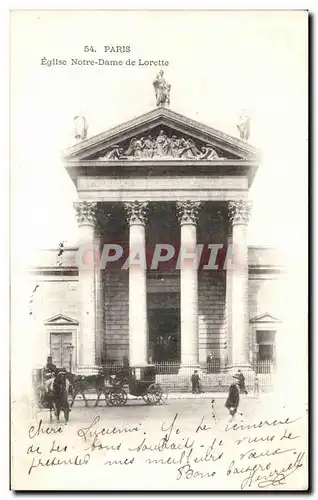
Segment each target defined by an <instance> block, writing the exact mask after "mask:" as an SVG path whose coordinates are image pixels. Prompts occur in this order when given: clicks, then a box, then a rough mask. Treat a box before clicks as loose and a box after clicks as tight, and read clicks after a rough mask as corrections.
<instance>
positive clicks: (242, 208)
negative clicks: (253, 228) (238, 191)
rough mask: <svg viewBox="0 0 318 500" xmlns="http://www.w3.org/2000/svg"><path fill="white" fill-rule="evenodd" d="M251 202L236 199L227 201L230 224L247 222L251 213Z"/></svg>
mask: <svg viewBox="0 0 318 500" xmlns="http://www.w3.org/2000/svg"><path fill="white" fill-rule="evenodd" d="M251 208H252V203H251V202H250V201H245V200H238V201H230V202H229V219H230V221H231V222H232V224H248V223H249V220H250V215H251Z"/></svg>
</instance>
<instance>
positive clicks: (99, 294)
mask: <svg viewBox="0 0 318 500" xmlns="http://www.w3.org/2000/svg"><path fill="white" fill-rule="evenodd" d="M101 240H102V238H101V227H100V226H99V225H98V226H96V227H95V234H94V243H95V246H96V259H95V266H94V267H95V308H96V317H95V321H96V324H95V331H96V341H95V345H96V350H95V352H96V355H95V362H96V364H97V365H98V366H100V365H101V358H102V350H103V346H104V289H103V285H104V283H103V273H104V270H103V269H101V266H100V257H101V255H102V251H103V249H102V242H101Z"/></svg>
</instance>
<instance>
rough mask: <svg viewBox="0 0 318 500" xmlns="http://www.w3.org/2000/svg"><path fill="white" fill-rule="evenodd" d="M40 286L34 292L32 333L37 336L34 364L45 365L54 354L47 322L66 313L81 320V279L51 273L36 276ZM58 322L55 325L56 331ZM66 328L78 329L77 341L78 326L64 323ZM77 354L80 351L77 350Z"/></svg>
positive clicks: (75, 330) (62, 327) (75, 337)
mask: <svg viewBox="0 0 318 500" xmlns="http://www.w3.org/2000/svg"><path fill="white" fill-rule="evenodd" d="M34 282H35V283H37V284H38V285H39V286H38V288H37V290H36V292H35V294H34V298H33V303H32V308H31V309H32V310H31V312H32V315H31V318H32V319H31V329H32V331H31V334H32V335H35V336H36V343H35V349H34V352H33V356H34V359H33V365H34V366H43V365H44V363H45V361H46V357H47V356H48V355H49V354H50V341H49V334H50V327H49V326H47V325H45V322H46V321H47V320H49V319H50V318H52V317H54V316H56V315H59V314H62V315H64V316H68V317H69V318H71V319H72V320H75V321H80V293H79V283H78V281H77V278H76V280H75V279H72V280H69V279H68V278H67V277H66V276H65V277H63V280H61V278H59V280H51V279H50V278H49V277H48V278H47V279H45V277H43V276H42V277H41V279H38V280H37V279H35V280H34ZM55 327H56V325H54V326H52V329H51V330H52V331H53V330H54V328H55ZM61 329H63V330H66V331H68V330H73V331H74V342H73V343H74V347H76V346H75V344H76V341H77V330H78V328H77V327H75V329H74V327H72V328H71V329H69V328H68V327H67V325H63V326H62V325H61ZM74 355H76V352H74Z"/></svg>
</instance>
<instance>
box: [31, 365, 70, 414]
mask: <svg viewBox="0 0 318 500" xmlns="http://www.w3.org/2000/svg"><path fill="white" fill-rule="evenodd" d="M65 375H66V373H65V372H64V371H57V372H56V373H54V374H53V373H52V374H51V376H50V378H48V379H47V380H45V381H44V383H42V384H40V385H39V386H38V387H37V389H36V399H37V404H38V406H39V408H40V409H44V408H45V409H48V410H49V411H50V422H52V420H53V418H52V416H53V412H54V413H55V416H56V418H57V421H59V417H60V412H61V410H63V412H64V417H65V421H66V422H67V421H68V419H69V411H70V410H69V405H68V381H67V379H66V377H65Z"/></svg>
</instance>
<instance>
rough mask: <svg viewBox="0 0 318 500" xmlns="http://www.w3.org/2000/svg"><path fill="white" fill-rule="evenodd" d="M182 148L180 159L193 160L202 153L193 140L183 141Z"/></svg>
mask: <svg viewBox="0 0 318 500" xmlns="http://www.w3.org/2000/svg"><path fill="white" fill-rule="evenodd" d="M180 142H181V148H180V151H179V157H180V158H188V159H192V158H195V157H196V156H198V155H200V151H199V150H198V149H197V147H196V145H195V144H194V142H193V140H192V139H181V141H180Z"/></svg>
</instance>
